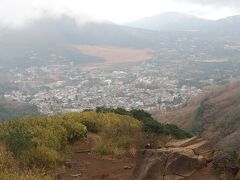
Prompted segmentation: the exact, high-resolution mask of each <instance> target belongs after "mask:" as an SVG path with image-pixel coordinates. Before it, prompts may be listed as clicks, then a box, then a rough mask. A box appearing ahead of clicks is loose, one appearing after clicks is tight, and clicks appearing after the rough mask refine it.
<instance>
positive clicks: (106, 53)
mask: <svg viewBox="0 0 240 180" xmlns="http://www.w3.org/2000/svg"><path fill="white" fill-rule="evenodd" d="M74 47H75V48H77V49H78V50H79V51H80V53H81V54H84V55H89V56H95V57H100V58H103V59H104V60H105V61H104V62H103V63H98V64H97V66H109V65H113V64H125V63H132V62H138V61H145V60H150V59H152V58H153V50H152V49H146V48H145V49H133V48H120V47H113V46H93V45H75V46H74ZM95 65H96V64H95Z"/></svg>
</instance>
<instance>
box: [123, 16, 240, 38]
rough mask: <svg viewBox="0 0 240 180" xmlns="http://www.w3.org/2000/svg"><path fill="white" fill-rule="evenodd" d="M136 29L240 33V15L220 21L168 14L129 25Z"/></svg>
mask: <svg viewBox="0 0 240 180" xmlns="http://www.w3.org/2000/svg"><path fill="white" fill-rule="evenodd" d="M127 25H128V26H131V27H135V28H143V29H149V30H157V31H203V32H209V31H215V32H234V33H240V15H236V16H231V17H227V18H224V19H220V20H208V19H202V18H198V17H195V16H192V15H187V14H182V13H177V12H167V13H162V14H159V15H155V16H151V17H146V18H143V19H140V20H137V21H134V22H130V23H128V24H127Z"/></svg>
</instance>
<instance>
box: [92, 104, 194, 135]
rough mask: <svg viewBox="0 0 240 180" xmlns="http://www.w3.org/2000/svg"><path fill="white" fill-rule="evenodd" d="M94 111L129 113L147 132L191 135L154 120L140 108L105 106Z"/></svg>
mask: <svg viewBox="0 0 240 180" xmlns="http://www.w3.org/2000/svg"><path fill="white" fill-rule="evenodd" d="M96 112H97V113H99V112H101V113H107V112H113V113H116V114H121V115H129V116H132V117H133V118H135V119H137V120H139V121H141V122H142V123H143V131H144V132H145V133H148V134H151V133H153V134H156V135H170V136H174V137H175V138H177V139H184V138H190V137H192V135H191V134H190V133H188V132H186V131H184V130H182V129H180V128H178V127H177V126H176V125H170V124H168V125H164V124H161V123H160V122H158V121H156V120H155V119H154V118H153V117H152V115H151V114H150V113H148V112H146V111H144V110H142V109H132V110H130V111H127V110H125V109H123V108H107V107H97V108H96Z"/></svg>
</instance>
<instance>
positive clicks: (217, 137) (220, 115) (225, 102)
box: [155, 82, 240, 150]
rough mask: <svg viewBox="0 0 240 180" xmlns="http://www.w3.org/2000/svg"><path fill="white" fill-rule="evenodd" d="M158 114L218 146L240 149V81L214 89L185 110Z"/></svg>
mask: <svg viewBox="0 0 240 180" xmlns="http://www.w3.org/2000/svg"><path fill="white" fill-rule="evenodd" d="M155 115H156V116H157V117H158V119H159V120H160V121H162V122H164V123H174V124H177V125H178V126H180V127H181V128H184V129H186V130H189V131H193V132H195V133H197V134H200V135H202V136H203V137H204V138H207V139H210V140H212V141H213V142H216V144H217V145H219V147H225V148H231V149H234V150H240V138H239V137H240V82H234V83H232V84H229V85H227V86H224V87H218V88H214V89H212V90H210V91H209V92H208V93H205V94H202V95H200V96H199V97H197V98H194V99H192V100H191V101H190V102H189V103H188V104H187V105H186V106H185V107H184V108H182V109H179V110H176V111H173V112H167V113H161V112H155Z"/></svg>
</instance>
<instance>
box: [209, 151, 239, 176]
mask: <svg viewBox="0 0 240 180" xmlns="http://www.w3.org/2000/svg"><path fill="white" fill-rule="evenodd" d="M213 166H214V168H215V169H217V170H222V171H227V172H228V173H231V174H232V175H236V174H237V173H238V171H239V167H238V166H237V164H236V162H235V161H234V160H233V159H232V158H231V157H230V155H228V154H226V153H224V152H221V151H219V152H216V153H215V154H214V156H213Z"/></svg>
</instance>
